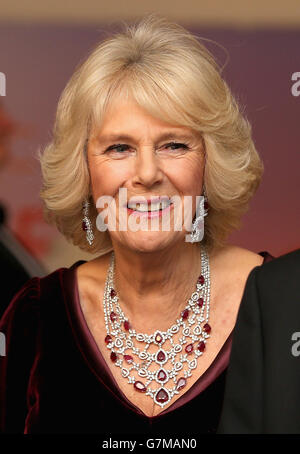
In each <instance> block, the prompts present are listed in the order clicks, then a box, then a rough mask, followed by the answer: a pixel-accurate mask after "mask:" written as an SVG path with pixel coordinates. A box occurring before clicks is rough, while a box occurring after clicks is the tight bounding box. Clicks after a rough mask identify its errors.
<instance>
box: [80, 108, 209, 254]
mask: <svg viewBox="0 0 300 454" xmlns="http://www.w3.org/2000/svg"><path fill="white" fill-rule="evenodd" d="M88 164H89V170H90V177H91V187H92V195H93V199H94V202H95V204H96V202H97V200H98V198H99V197H103V196H110V197H112V198H113V199H114V201H115V204H116V205H115V206H116V230H115V231H113V230H110V229H109V234H110V237H111V240H112V243H113V245H114V243H115V244H116V243H121V244H122V246H125V247H127V248H130V249H132V250H136V251H144V252H145V251H148V252H151V251H158V250H162V249H164V248H166V247H168V246H174V245H175V244H176V243H177V242H179V241H182V240H183V238H184V236H185V235H186V233H187V231H186V230H185V228H184V222H183V220H184V215H182V225H181V227H182V228H181V230H179V229H178V228H177V229H176V230H175V229H174V221H175V217H176V212H177V211H176V210H177V209H178V208H176V207H175V205H176V204H171V205H170V206H168V204H166V205H161V206H160V207H161V208H163V209H162V210H160V211H158V207H157V206H155V205H154V204H153V205H152V209H153V210H154V211H152V212H148V211H147V210H148V208H150V207H149V206H148V205H147V204H142V205H135V207H136V208H138V209H139V210H146V211H144V212H143V213H141V211H136V210H133V209H130V208H128V202H129V201H130V199H131V200H133V201H134V199H138V198H141V197H142V200H143V198H145V199H144V200H149V199H152V200H153V201H154V198H160V199H161V198H162V197H163V196H166V198H168V199H171V200H172V198H173V200H174V196H176V197H175V198H176V199H177V201H178V200H180V201H182V202H183V200H184V196H192V197H191V200H192V201H193V205H192V217H193V216H194V213H195V210H196V198H195V197H196V196H197V195H198V196H199V195H201V194H202V193H203V191H202V188H203V171H204V151H203V146H202V140H201V136H200V134H199V133H198V132H196V131H194V130H192V129H190V128H187V127H178V126H174V125H172V124H169V123H167V122H164V121H162V120H160V119H157V118H155V117H153V116H151V115H150V114H149V113H147V112H146V111H145V110H144V109H143V108H141V107H140V106H139V105H138V104H136V103H135V102H134V101H129V100H128V101H121V102H120V101H114V102H113V103H112V104H111V105H110V108H109V109H108V110H107V111H106V114H105V117H104V119H103V122H102V124H101V128H100V129H98V130H96V129H95V130H94V131H93V134H92V135H91V138H90V140H89V146H88ZM119 189H126V190H127V195H126V199H125V204H124V200H123V199H122V196H121V197H120V193H119ZM124 192H125V193H126V191H124ZM176 206H178V205H176ZM130 207H131V208H134V205H131V204H130ZM164 207H166V208H164ZM174 207H175V208H176V209H175V208H174ZM120 208H123V211H122V213H123V214H122V215H121V216H125V218H126V229H125V231H119V230H120V229H119V226H120V222H121V216H120V212H119V209H120ZM180 209H181V210H182V207H181V208H180ZM97 210H98V212H99V213H102V215H103V213H104V212H105V211H103V209H102V208H97ZM106 213H107V212H106ZM164 216H169V219H170V228H169V229H165V228H164V229H163V228H162V223H163V220H164ZM103 218H104V216H103ZM129 218H131V221H132V222H133V224H136V225H138V224H139V223H142V224H143V225H144V226H145V225H146V227H147V228H144V229H139V230H137V231H133V230H136V229H132V228H131V227H130V226H132V225H133V224H132V223H131V224H129ZM107 220H108V217H106V218H105V222H107ZM123 220H124V218H123ZM151 222H152V223H153V222H155V223H156V226H157V227H156V228H155V229H154V230H153V228H151Z"/></svg>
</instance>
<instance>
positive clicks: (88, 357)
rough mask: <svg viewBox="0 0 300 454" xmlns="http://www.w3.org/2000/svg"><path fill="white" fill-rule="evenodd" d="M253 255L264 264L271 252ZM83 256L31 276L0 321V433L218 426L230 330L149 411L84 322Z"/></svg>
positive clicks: (209, 429)
mask: <svg viewBox="0 0 300 454" xmlns="http://www.w3.org/2000/svg"><path fill="white" fill-rule="evenodd" d="M259 254H260V255H261V256H263V257H264V262H263V263H265V262H268V261H270V260H272V259H273V258H274V257H272V256H271V255H270V254H269V253H268V252H266V251H264V252H260V253H259ZM82 263H84V261H83V260H80V261H77V262H75V263H74V264H73V265H72V266H71V267H69V268H59V269H57V270H55V271H53V272H52V273H50V274H48V275H47V276H45V277H43V278H39V277H34V278H31V279H29V280H28V281H27V282H26V283H25V284H24V285H23V287H22V288H21V289H20V290H19V291H18V293H16V295H15V296H14V298H13V299H12V301H11V302H10V304H9V306H8V308H7V309H6V311H5V313H4V315H3V317H2V318H1V320H0V332H2V333H4V334H5V337H6V355H5V356H0V432H1V433H23V434H38V433H48V434H50V433H52V434H59V433H61V434H63V433H65V434H70V433H73V434H75V433H78V434H88V433H90V434H104V433H107V434H111V433H116V434H117V433H118V434H121V433H122V434H125V433H127V434H133V433H136V434H138V433H141V434H151V433H156V434H157V433H160V434H182V435H183V434H187V433H216V432H217V428H218V423H219V419H220V414H221V410H222V403H223V396H224V386H225V378H226V371H227V367H228V364H229V358H230V351H231V343H232V333H231V334H230V336H229V337H228V338H227V340H226V342H225V343H224V345H223V347H222V348H221V350H220V351H219V353H218V355H217V356H216V358H215V359H214V361H213V362H212V364H211V365H210V367H209V368H208V369H207V370H206V372H205V373H204V374H203V375H202V376H201V377H200V378H199V379H198V380H197V381H196V382H195V383H194V384H193V386H192V387H191V388H190V389H188V390H187V391H186V392H184V391H183V392H182V395H181V397H179V398H178V399H177V400H176V401H175V402H174V403H173V404H172V405H170V406H169V407H168V408H167V409H165V410H163V409H162V412H161V413H160V414H159V415H157V416H154V417H148V416H146V415H145V414H144V413H143V412H142V411H141V410H140V409H139V408H138V407H137V406H136V405H134V404H133V403H131V402H130V401H129V400H128V399H127V397H126V396H125V395H124V393H123V392H122V391H121V389H120V388H119V386H118V385H117V382H116V381H115V379H114V377H113V375H112V373H111V371H110V369H109V367H108V365H107V364H106V362H105V360H104V358H103V356H102V354H101V352H100V350H99V348H98V346H97V344H96V342H95V340H94V338H93V336H92V334H91V332H90V330H89V328H88V325H87V323H86V321H85V318H84V315H83V312H82V309H81V305H80V300H79V292H78V286H77V280H76V268H77V266H79V265H81V264H82Z"/></svg>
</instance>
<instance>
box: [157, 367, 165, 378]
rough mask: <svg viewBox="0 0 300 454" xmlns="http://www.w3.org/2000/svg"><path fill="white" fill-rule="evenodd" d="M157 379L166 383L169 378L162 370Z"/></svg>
mask: <svg viewBox="0 0 300 454" xmlns="http://www.w3.org/2000/svg"><path fill="white" fill-rule="evenodd" d="M157 378H158V380H159V381H165V379H166V378H167V374H166V373H165V371H164V370H162V369H161V370H160V371H159V372H158V374H157Z"/></svg>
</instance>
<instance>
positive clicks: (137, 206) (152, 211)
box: [127, 200, 173, 217]
mask: <svg viewBox="0 0 300 454" xmlns="http://www.w3.org/2000/svg"><path fill="white" fill-rule="evenodd" d="M171 208H173V203H171V202H170V201H169V200H162V201H160V202H155V203H152V204H151V203H128V205H127V210H128V212H129V214H132V215H135V216H147V217H155V216H162V215H163V214H164V213H167V212H168V211H170V210H171Z"/></svg>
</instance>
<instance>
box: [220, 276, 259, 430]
mask: <svg viewBox="0 0 300 454" xmlns="http://www.w3.org/2000/svg"><path fill="white" fill-rule="evenodd" d="M259 270H260V267H255V268H254V269H253V270H252V271H251V272H250V274H249V276H248V279H247V282H246V286H245V290H244V294H243V297H242V301H241V305H240V308H239V312H238V316H237V321H236V325H235V328H234V332H233V341H232V350H231V355H230V362H229V367H228V370H227V376H226V384H225V395H224V401H223V409H222V413H221V419H220V423H219V427H218V433H223V434H254V433H261V432H262V399H263V395H262V389H263V361H264V358H263V339H262V329H261V328H262V327H261V316H260V301H259V295H258V291H257V275H258V273H259Z"/></svg>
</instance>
